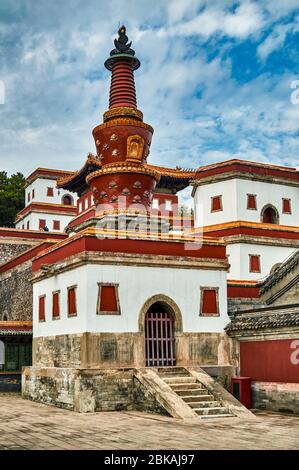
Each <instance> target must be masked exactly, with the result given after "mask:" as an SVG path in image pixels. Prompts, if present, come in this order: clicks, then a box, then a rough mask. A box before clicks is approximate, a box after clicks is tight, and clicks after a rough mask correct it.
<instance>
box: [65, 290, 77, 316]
mask: <svg viewBox="0 0 299 470" xmlns="http://www.w3.org/2000/svg"><path fill="white" fill-rule="evenodd" d="M67 309H68V316H69V317H73V316H76V315H77V302H76V286H72V287H69V288H68V292H67Z"/></svg>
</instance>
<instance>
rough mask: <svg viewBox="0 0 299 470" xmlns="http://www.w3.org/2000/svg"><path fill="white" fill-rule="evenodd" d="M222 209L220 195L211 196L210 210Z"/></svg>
mask: <svg viewBox="0 0 299 470" xmlns="http://www.w3.org/2000/svg"><path fill="white" fill-rule="evenodd" d="M218 211H222V196H214V197H212V198H211V212H218Z"/></svg>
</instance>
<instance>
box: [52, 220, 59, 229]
mask: <svg viewBox="0 0 299 470" xmlns="http://www.w3.org/2000/svg"><path fill="white" fill-rule="evenodd" d="M53 230H60V220H53Z"/></svg>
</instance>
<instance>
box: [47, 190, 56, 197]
mask: <svg viewBox="0 0 299 470" xmlns="http://www.w3.org/2000/svg"><path fill="white" fill-rule="evenodd" d="M47 196H49V197H53V196H54V188H47Z"/></svg>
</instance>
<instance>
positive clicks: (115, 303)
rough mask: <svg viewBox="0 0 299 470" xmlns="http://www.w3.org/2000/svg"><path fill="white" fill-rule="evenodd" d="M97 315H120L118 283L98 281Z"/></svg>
mask: <svg viewBox="0 0 299 470" xmlns="http://www.w3.org/2000/svg"><path fill="white" fill-rule="evenodd" d="M98 285H99V292H98V307H97V314H98V315H105V314H106V315H120V307H119V300H118V284H110V283H109V284H108V283H99V284H98Z"/></svg>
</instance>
